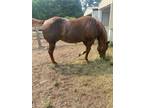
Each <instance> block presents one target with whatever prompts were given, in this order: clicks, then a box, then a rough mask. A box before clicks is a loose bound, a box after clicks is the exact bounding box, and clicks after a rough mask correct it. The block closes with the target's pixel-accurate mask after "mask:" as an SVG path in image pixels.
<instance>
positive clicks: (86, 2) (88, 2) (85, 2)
mask: <svg viewBox="0 0 144 108" xmlns="http://www.w3.org/2000/svg"><path fill="white" fill-rule="evenodd" d="M100 1H101V0H81V4H82V9H83V11H85V10H86V8H87V7H92V6H98V4H99V3H100Z"/></svg>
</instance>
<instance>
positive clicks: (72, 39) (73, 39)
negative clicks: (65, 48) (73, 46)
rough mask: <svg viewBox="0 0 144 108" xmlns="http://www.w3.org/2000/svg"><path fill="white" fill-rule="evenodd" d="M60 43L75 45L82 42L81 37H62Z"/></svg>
mask: <svg viewBox="0 0 144 108" xmlns="http://www.w3.org/2000/svg"><path fill="white" fill-rule="evenodd" d="M61 40H62V41H64V42H68V43H77V42H82V41H83V39H82V38H81V37H76V36H71V37H69V36H64V37H62V38H61Z"/></svg>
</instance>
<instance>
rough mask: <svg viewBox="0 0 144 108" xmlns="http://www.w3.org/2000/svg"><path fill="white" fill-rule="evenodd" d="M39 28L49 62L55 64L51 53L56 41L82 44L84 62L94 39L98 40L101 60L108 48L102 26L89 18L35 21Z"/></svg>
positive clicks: (55, 18)
mask: <svg viewBox="0 0 144 108" xmlns="http://www.w3.org/2000/svg"><path fill="white" fill-rule="evenodd" d="M37 21H38V23H39V24H41V23H43V24H42V26H41V29H40V30H42V32H43V36H44V38H45V40H46V41H47V42H48V43H49V50H48V53H49V55H50V58H51V61H52V63H54V64H57V63H56V61H55V59H54V57H53V52H54V49H55V44H56V42H57V41H59V40H62V41H64V42H68V43H77V42H83V44H84V45H85V46H86V50H85V51H84V52H83V53H82V54H85V53H86V55H85V60H86V61H87V62H88V54H89V52H90V50H91V46H92V44H93V43H94V41H95V39H97V40H98V47H97V50H98V52H99V55H100V57H101V58H105V53H106V50H107V48H108V43H109V42H108V41H107V33H106V30H105V27H104V26H103V24H102V23H101V22H99V21H97V20H96V19H95V18H92V17H90V16H83V17H80V18H77V19H72V20H68V19H65V18H61V17H52V18H50V19H48V20H45V21H43V20H37Z"/></svg>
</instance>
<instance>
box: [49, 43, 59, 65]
mask: <svg viewBox="0 0 144 108" xmlns="http://www.w3.org/2000/svg"><path fill="white" fill-rule="evenodd" d="M54 49H55V43H49V49H48V53H49V55H50V58H51V61H52V63H54V64H57V63H56V62H55V60H54V57H53V52H54Z"/></svg>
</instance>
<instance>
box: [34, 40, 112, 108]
mask: <svg viewBox="0 0 144 108" xmlns="http://www.w3.org/2000/svg"><path fill="white" fill-rule="evenodd" d="M33 39H34V38H33ZM32 44H33V45H32V47H33V49H32V97H33V98H32V100H33V102H32V103H33V104H32V105H33V106H32V108H112V101H113V99H112V97H113V92H112V91H113V88H112V85H113V83H112V76H113V73H112V69H113V66H112V47H109V48H108V51H107V58H108V59H109V60H107V61H104V60H102V59H100V58H99V55H98V52H97V50H96V48H97V44H94V45H93V46H92V49H91V52H90V54H89V60H90V63H89V64H87V63H86V62H85V60H84V56H81V57H78V55H79V53H81V52H82V51H84V50H85V46H84V45H83V44H82V43H78V44H68V43H64V42H62V41H59V42H58V43H57V45H56V49H55V52H54V57H55V60H56V61H57V62H58V63H59V66H57V67H55V66H54V65H53V64H52V63H51V60H50V57H49V55H48V51H47V46H48V44H47V43H46V41H45V40H42V45H43V46H44V47H43V48H41V49H38V48H37V47H38V46H37V45H38V44H37V41H36V40H33V43H32Z"/></svg>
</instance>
